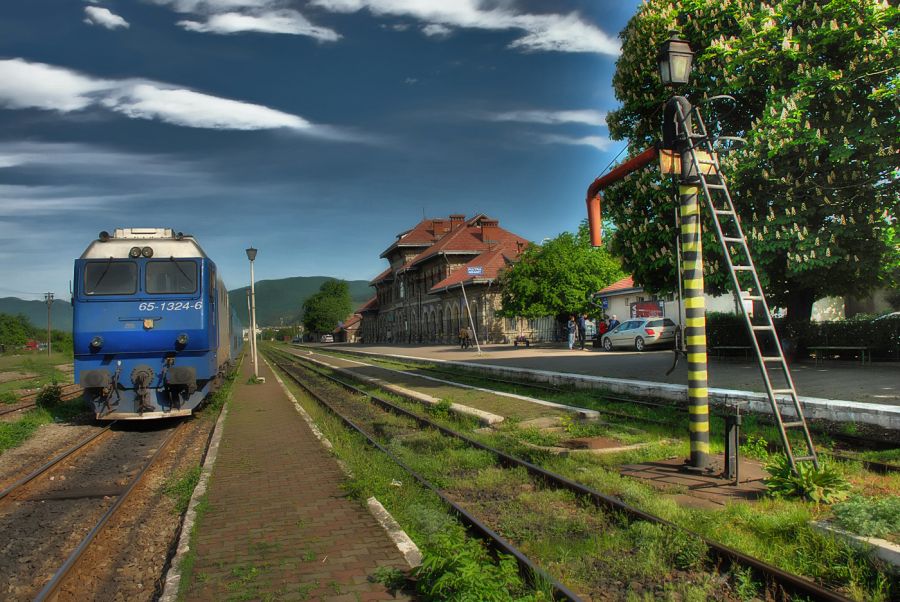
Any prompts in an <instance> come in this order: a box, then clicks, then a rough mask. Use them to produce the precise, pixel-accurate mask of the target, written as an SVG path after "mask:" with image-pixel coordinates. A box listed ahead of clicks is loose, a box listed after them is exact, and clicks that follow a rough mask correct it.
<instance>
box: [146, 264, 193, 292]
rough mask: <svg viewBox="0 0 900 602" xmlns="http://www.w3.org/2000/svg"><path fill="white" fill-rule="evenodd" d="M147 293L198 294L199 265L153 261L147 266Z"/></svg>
mask: <svg viewBox="0 0 900 602" xmlns="http://www.w3.org/2000/svg"><path fill="white" fill-rule="evenodd" d="M146 289H147V292H148V293H150V294H151V295H156V294H163V295H168V294H190V293H195V292H197V264H196V263H194V262H193V261H178V260H175V259H170V260H168V261H151V262H149V263H148V264H147V286H146Z"/></svg>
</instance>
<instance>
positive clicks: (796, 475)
mask: <svg viewBox="0 0 900 602" xmlns="http://www.w3.org/2000/svg"><path fill="white" fill-rule="evenodd" d="M796 466H797V471H796V472H794V471H793V470H792V469H791V464H790V462H789V461H788V458H787V456H786V455H784V454H776V455H774V456H772V461H771V462H769V463H768V464H766V466H765V469H766V472H768V473H769V478H768V479H765V481H764V482H765V484H766V487H767V488H768V491H769V495H771V496H772V497H776V498H795V497H797V498H802V499H805V500H808V501H811V502H815V503H816V504H833V503H835V502H839V501H841V500H845V499H847V496H849V495H850V483H848V482H847V480H846V479H845V478H844V476H843V475H842V474H841V473H840V472H839V471H838V470H837V468H835V466H834V465H833V464H829V463H827V462H823V461H822V460H821V459H820V460H819V468H818V469H817V468H816V467H815V466H813V464H812V463H810V462H798V463H797V465H796Z"/></svg>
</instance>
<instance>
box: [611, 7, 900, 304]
mask: <svg viewBox="0 0 900 602" xmlns="http://www.w3.org/2000/svg"><path fill="white" fill-rule="evenodd" d="M672 29H675V30H677V31H678V32H679V33H680V35H681V37H682V38H683V39H685V40H687V41H688V42H689V43H690V45H691V48H692V49H693V50H694V52H695V57H694V71H693V73H692V78H691V82H690V83H689V84H688V85H686V86H684V87H683V88H679V89H676V90H673V89H671V88H667V87H665V86H663V85H662V84H661V83H660V81H659V77H658V75H657V70H656V54H657V49H658V47H659V45H660V44H661V43H662V42H663V41H664V40H665V39H666V38H668V36H669V33H668V32H669V31H670V30H672ZM898 29H900V11H898V8H897V6H896V5H895V4H893V5H892V4H889V3H888V2H887V1H886V0H832V1H830V2H825V1H821V0H820V1H815V0H784V1H751V0H646V1H645V2H644V3H643V4H642V5H641V7H640V8H639V10H638V13H637V14H636V15H635V16H634V17H633V18H632V19H631V21H630V22H629V23H628V25H627V26H626V28H625V29H624V30H623V31H622V33H621V37H622V40H623V47H622V55H621V56H620V58H619V61H618V63H617V66H616V74H615V76H614V79H613V83H614V87H615V91H616V96H617V97H618V99H619V100H620V101H621V102H622V107H621V108H620V109H619V110H617V111H614V112H612V113H611V114H609V115H608V116H607V122H608V124H609V129H610V134H611V136H612V137H613V138H614V139H628V141H629V150H630V151H631V153H632V154H634V153H636V152H639V151H641V150H643V149H644V148H646V147H647V146H649V145H650V144H653V143H654V142H656V141H657V140H659V138H660V128H661V119H662V110H661V108H662V105H663V104H664V103H665V101H666V100H667V99H668V98H669V97H671V96H672V95H673V94H682V95H685V96H687V97H688V98H689V99H690V100H691V101H692V102H693V103H694V104H698V105H701V111H702V114H703V116H704V119H705V121H706V123H707V127H708V129H710V130H711V131H713V132H715V133H718V134H721V135H727V136H739V137H742V138H744V139H745V140H746V142H745V143H743V144H740V143H738V144H735V143H733V142H732V143H728V144H723V145H722V149H721V152H720V159H721V162H722V168H723V171H724V172H725V176H726V178H727V180H728V184H729V188H730V190H731V193H732V197H733V199H734V202H735V206H736V208H737V210H738V213H739V214H740V216H741V220H742V223H743V225H744V230H745V234H746V235H747V237H748V239H749V244H750V249H751V252H752V253H753V257H754V260H755V262H756V265H757V268H758V269H759V270H760V273H761V277H762V279H763V285H764V287H765V289H766V294H767V296H768V297H769V299H770V303H771V304H774V305H778V306H781V307H785V308H787V310H788V317H789V319H792V320H797V319H800V320H803V319H806V320H808V319H809V317H810V314H811V311H812V304H813V302H814V301H815V300H816V299H819V298H821V297H824V296H828V295H848V294H852V295H855V296H860V295H863V294H866V293H867V292H869V291H871V290H872V289H873V288H875V287H878V286H886V285H890V284H892V283H891V282H889V281H890V279H891V274H892V273H894V274H897V273H898V271H897V269H896V267H897V265H898V264H900V261H898V257H900V249H898V246H897V243H896V237H894V236H893V234H892V231H893V230H894V229H895V228H896V224H897V216H898V208H900V201H898V199H900V171H898V165H900V160H898V157H900V155H898V151H900V148H898V147H900V43H898V33H897V32H898ZM715 95H730V96H733V97H734V99H735V101H734V102H730V101H726V100H716V99H712V97H713V96H715ZM676 206H677V201H676V197H675V195H674V189H673V183H672V182H670V181H668V180H667V179H664V178H663V176H661V175H660V173H659V170H655V169H645V170H642V171H640V172H636V173H634V174H632V175H631V176H629V177H628V178H626V179H625V180H623V181H621V182H620V183H618V184H616V185H615V186H613V187H611V188H609V189H607V190H606V191H605V192H604V213H605V217H606V216H608V217H609V218H610V219H612V221H613V222H614V223H615V224H616V226H617V228H616V229H615V231H614V233H613V234H612V237H613V239H612V248H613V250H614V252H615V253H616V254H618V255H620V256H621V257H622V258H623V261H624V267H625V268H626V269H627V270H628V271H631V272H632V273H633V274H634V277H635V280H636V281H637V282H639V283H640V284H642V285H643V286H644V287H645V288H647V289H649V290H652V291H656V292H662V293H664V292H670V291H672V290H674V289H676V283H677V280H676V278H677V276H676V268H675V259H674V256H675V253H674V248H675V240H676V238H675V237H676V229H675V209H676ZM703 213H704V214H706V215H705V218H704V219H705V222H704V235H703V247H704V254H705V256H706V259H707V261H706V267H705V278H706V284H707V290H708V291H709V292H712V293H722V292H725V291H728V290H730V281H729V278H728V274H727V272H725V270H724V267H725V264H724V258H723V257H722V255H721V251H720V250H719V245H718V243H717V241H716V240H715V236H714V230H713V228H712V225H711V222H710V220H709V215H708V212H705V211H704V212H703Z"/></svg>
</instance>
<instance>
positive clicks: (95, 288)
mask: <svg viewBox="0 0 900 602" xmlns="http://www.w3.org/2000/svg"><path fill="white" fill-rule="evenodd" d="M112 260H113V258H112V255H110V256H109V259H107V260H106V267H105V268H103V272H102V273H101V274H100V277H99V278H97V282H95V283H94V290H97V287H98V286H100V283H101V282H103V279H104V278H105V277H106V272H108V271H109V266H111V265H112Z"/></svg>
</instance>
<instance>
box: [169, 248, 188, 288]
mask: <svg viewBox="0 0 900 602" xmlns="http://www.w3.org/2000/svg"><path fill="white" fill-rule="evenodd" d="M169 261H171V262H172V263H174V264H175V267H176V268H178V271H179V272H181V275H182V276H184V279H185V280H187V281H188V282H190V283H191V284H193V282H192V281H191V277H190V276H188V275H187V272H185V271H184V270H182V269H181V266H180V265H178V262H177V261H175V256H174V255H170V256H169Z"/></svg>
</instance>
